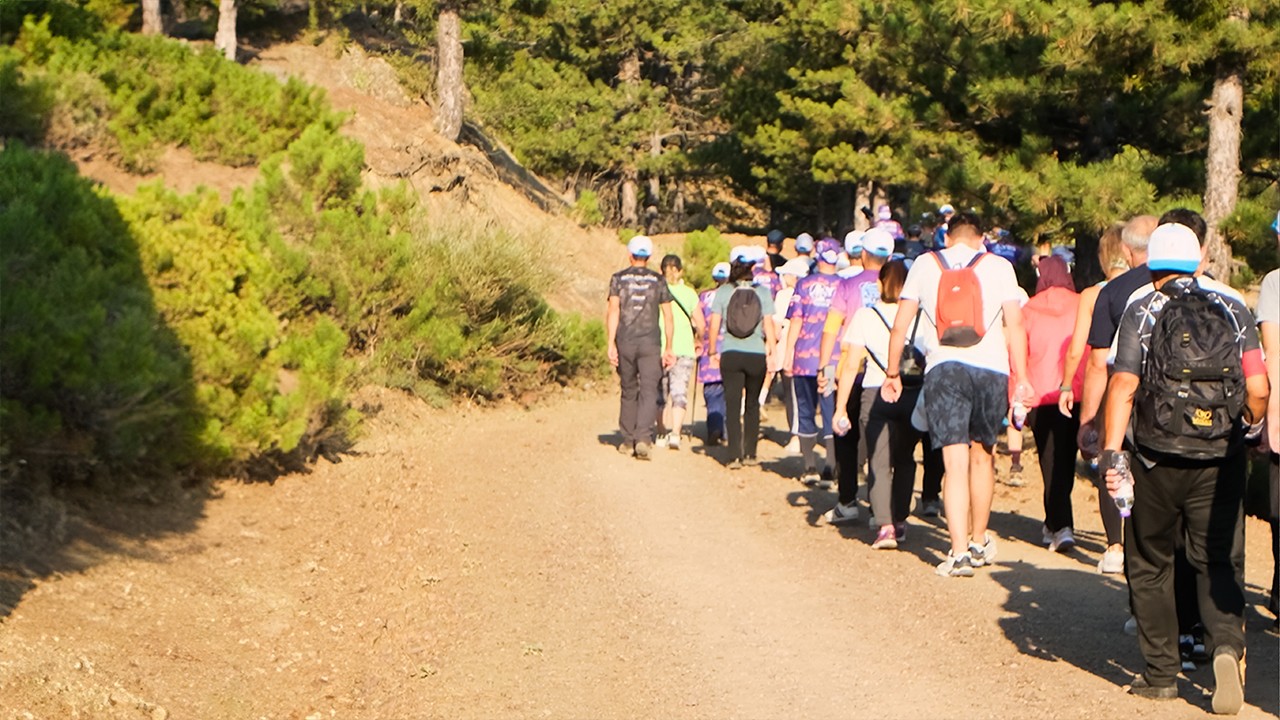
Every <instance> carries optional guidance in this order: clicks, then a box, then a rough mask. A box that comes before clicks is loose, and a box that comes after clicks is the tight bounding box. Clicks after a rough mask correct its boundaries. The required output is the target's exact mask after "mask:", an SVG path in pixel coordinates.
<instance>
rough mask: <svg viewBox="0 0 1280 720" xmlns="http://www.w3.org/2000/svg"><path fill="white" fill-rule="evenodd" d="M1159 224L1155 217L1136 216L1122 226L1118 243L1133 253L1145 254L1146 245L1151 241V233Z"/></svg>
mask: <svg viewBox="0 0 1280 720" xmlns="http://www.w3.org/2000/svg"><path fill="white" fill-rule="evenodd" d="M1159 224H1160V220H1159V218H1157V217H1156V216H1155V215H1138V216H1136V217H1134V218H1131V219H1130V220H1129V222H1127V223H1125V224H1124V229H1122V230H1121V231H1120V242H1122V243H1124V245H1125V247H1127V248H1129V249H1130V250H1133V251H1134V252H1146V251H1147V243H1148V242H1150V240H1151V232H1152V231H1153V230H1155V229H1156V226H1157V225H1159Z"/></svg>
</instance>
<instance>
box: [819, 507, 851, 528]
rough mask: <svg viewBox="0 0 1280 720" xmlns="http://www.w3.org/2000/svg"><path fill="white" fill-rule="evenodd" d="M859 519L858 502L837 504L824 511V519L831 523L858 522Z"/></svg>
mask: <svg viewBox="0 0 1280 720" xmlns="http://www.w3.org/2000/svg"><path fill="white" fill-rule="evenodd" d="M857 519H858V504H857V503H854V504H852V505H841V504H840V503H836V506H835V507H833V508H831V509H830V510H828V511H826V512H824V513H822V521H823V522H825V523H829V524H831V525H844V524H845V523H851V522H856V521H857Z"/></svg>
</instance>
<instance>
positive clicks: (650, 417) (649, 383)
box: [618, 342, 662, 445]
mask: <svg viewBox="0 0 1280 720" xmlns="http://www.w3.org/2000/svg"><path fill="white" fill-rule="evenodd" d="M618 381H619V382H620V383H621V385H622V403H621V408H620V409H619V412H618V429H619V430H621V431H622V442H624V443H625V444H627V445H635V444H636V443H648V444H650V445H652V444H653V426H654V424H655V423H656V422H657V421H658V391H659V389H660V386H661V382H662V350H661V349H660V348H659V346H658V343H640V342H636V343H619V344H618Z"/></svg>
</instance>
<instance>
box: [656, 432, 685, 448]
mask: <svg viewBox="0 0 1280 720" xmlns="http://www.w3.org/2000/svg"><path fill="white" fill-rule="evenodd" d="M669 437H671V436H670V435H667V434H666V433H663V434H662V435H659V436H657V437H655V438H654V439H653V446H654V447H656V448H660V447H666V446H667V439H668V438H669ZM677 444H679V443H677Z"/></svg>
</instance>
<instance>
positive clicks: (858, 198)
mask: <svg viewBox="0 0 1280 720" xmlns="http://www.w3.org/2000/svg"><path fill="white" fill-rule="evenodd" d="M872 185H873V183H872V182H871V181H869V180H868V181H867V182H860V183H858V189H857V192H856V193H855V194H854V200H853V204H854V206H855V208H856V210H855V212H854V213H853V229H855V230H867V229H870V227H871V221H870V220H868V219H867V216H866V215H864V214H863V213H862V208H864V207H871V192H872Z"/></svg>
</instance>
